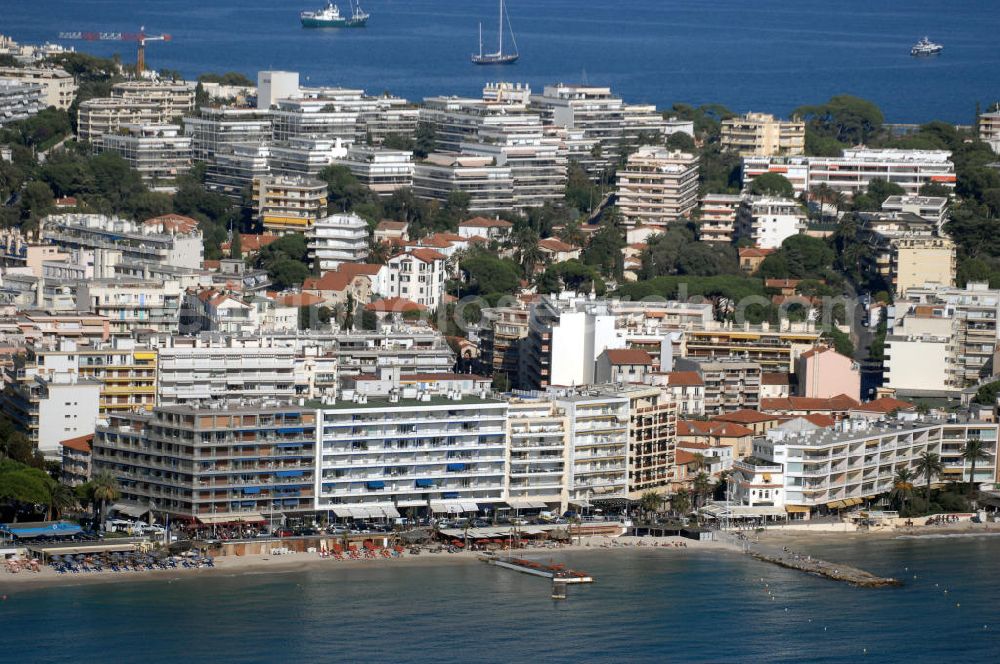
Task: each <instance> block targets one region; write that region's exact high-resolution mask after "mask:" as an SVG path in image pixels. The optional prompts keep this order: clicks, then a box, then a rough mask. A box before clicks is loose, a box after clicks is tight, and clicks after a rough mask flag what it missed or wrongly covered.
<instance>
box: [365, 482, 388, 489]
mask: <svg viewBox="0 0 1000 664" xmlns="http://www.w3.org/2000/svg"><path fill="white" fill-rule="evenodd" d="M365 485H366V486H367V487H368V488H369V489H384V488H385V482H382V481H378V480H376V481H375V482H365Z"/></svg>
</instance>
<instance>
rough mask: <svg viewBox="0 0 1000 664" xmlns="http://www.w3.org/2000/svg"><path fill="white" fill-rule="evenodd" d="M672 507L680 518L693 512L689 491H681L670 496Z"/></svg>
mask: <svg viewBox="0 0 1000 664" xmlns="http://www.w3.org/2000/svg"><path fill="white" fill-rule="evenodd" d="M670 507H671V508H672V509H673V510H674V511H675V512H677V514H678V516H684V515H685V514H687V513H688V512H689V511H690V510H691V496H690V495H688V492H687V491H679V492H677V493H675V494H674V495H672V496H670Z"/></svg>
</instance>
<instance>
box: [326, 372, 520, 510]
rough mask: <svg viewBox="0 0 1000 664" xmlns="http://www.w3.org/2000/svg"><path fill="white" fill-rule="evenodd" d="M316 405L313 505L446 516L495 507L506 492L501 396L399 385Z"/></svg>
mask: <svg viewBox="0 0 1000 664" xmlns="http://www.w3.org/2000/svg"><path fill="white" fill-rule="evenodd" d="M315 405H316V407H318V408H319V411H318V412H319V416H318V418H317V423H318V424H319V425H320V426H319V427H318V428H319V430H320V433H319V444H318V446H317V452H316V457H317V458H316V467H317V475H318V477H317V480H316V487H315V492H316V509H317V510H326V511H329V512H332V513H333V514H334V515H335V516H337V517H339V518H366V517H373V516H374V517H383V516H389V517H398V516H401V515H403V514H407V513H413V514H416V513H423V514H437V515H448V514H462V513H467V512H471V513H474V512H478V511H479V510H480V509H481V507H480V506H483V507H491V508H494V509H495V508H496V506H497V505H498V504H499V503H500V502H501V501H502V500H503V499H504V497H505V495H504V489H505V483H506V478H507V472H506V471H507V465H506V455H507V442H506V421H507V402H506V401H499V400H494V399H489V398H483V397H480V396H472V395H463V394H461V393H459V394H455V393H454V392H452V393H451V394H449V395H432V394H430V393H429V392H421V391H419V390H417V389H416V388H409V387H404V388H401V389H400V390H399V391H398V392H395V393H394V394H392V395H391V396H389V397H368V396H357V397H355V395H353V394H352V395H347V394H345V395H344V398H343V399H341V400H339V401H335V402H334V401H332V400H327V402H326V403H320V404H315Z"/></svg>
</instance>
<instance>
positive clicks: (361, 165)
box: [337, 145, 414, 196]
mask: <svg viewBox="0 0 1000 664" xmlns="http://www.w3.org/2000/svg"><path fill="white" fill-rule="evenodd" d="M337 163H338V164H340V165H342V166H346V167H347V168H348V170H350V171H351V174H352V175H354V177H356V178H357V179H358V181H359V182H361V184H363V185H365V186H366V187H368V188H369V189H371V190H372V191H373V192H375V193H376V194H378V195H379V196H390V195H392V193H393V192H394V191H398V190H400V189H406V188H410V187H412V186H413V171H414V169H413V153H412V152H410V151H409V150H389V149H387V148H379V147H373V146H361V145H355V146H353V147H351V148H350V149H349V150H348V151H347V156H346V157H343V158H341V159H338V160H337Z"/></svg>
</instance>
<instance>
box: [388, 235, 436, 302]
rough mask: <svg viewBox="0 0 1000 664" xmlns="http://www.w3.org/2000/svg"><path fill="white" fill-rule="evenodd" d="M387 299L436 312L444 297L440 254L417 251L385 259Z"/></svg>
mask: <svg viewBox="0 0 1000 664" xmlns="http://www.w3.org/2000/svg"><path fill="white" fill-rule="evenodd" d="M388 266H389V292H388V293H386V295H387V296H388V297H399V298H403V299H404V300H410V301H411V302H416V303H417V304H420V305H423V306H425V307H427V308H428V309H431V310H434V309H437V308H438V306H439V305H440V304H441V300H442V298H443V297H444V286H445V280H446V279H447V278H448V266H447V259H446V257H445V256H444V254H442V253H440V252H437V251H434V250H433V249H426V248H423V247H418V248H415V249H410V250H408V251H406V252H404V253H401V254H399V255H397V256H393V257H392V258H390V259H389V262H388Z"/></svg>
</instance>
